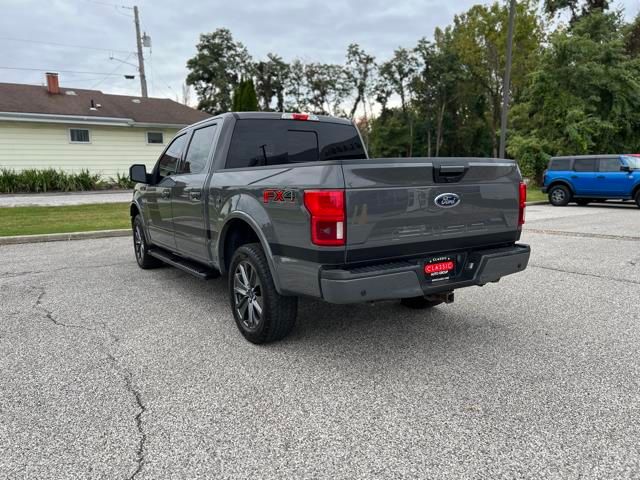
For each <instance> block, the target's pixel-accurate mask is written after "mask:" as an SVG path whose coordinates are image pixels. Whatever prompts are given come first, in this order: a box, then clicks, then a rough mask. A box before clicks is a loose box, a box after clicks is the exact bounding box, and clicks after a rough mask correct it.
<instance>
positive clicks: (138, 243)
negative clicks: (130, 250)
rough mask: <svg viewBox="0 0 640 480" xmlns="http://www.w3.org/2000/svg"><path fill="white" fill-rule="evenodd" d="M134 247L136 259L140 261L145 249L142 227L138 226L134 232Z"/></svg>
mask: <svg viewBox="0 0 640 480" xmlns="http://www.w3.org/2000/svg"><path fill="white" fill-rule="evenodd" d="M133 246H134V249H135V252H136V259H137V260H138V261H140V259H141V258H142V251H143V249H144V243H143V240H142V235H141V233H140V227H139V226H136V228H135V229H134V231H133Z"/></svg>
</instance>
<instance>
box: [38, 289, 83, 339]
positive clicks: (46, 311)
mask: <svg viewBox="0 0 640 480" xmlns="http://www.w3.org/2000/svg"><path fill="white" fill-rule="evenodd" d="M34 288H35V289H36V290H40V294H39V295H38V298H37V299H36V303H35V307H36V308H38V309H39V310H41V311H42V312H44V315H45V317H46V318H47V319H48V320H49V321H51V322H52V323H53V324H54V325H58V326H59V327H66V328H78V329H80V330H86V331H88V332H93V331H94V330H93V329H91V328H87V327H85V326H84V325H74V324H71V323H63V322H61V321H60V320H58V319H57V318H56V317H55V316H54V315H53V312H52V311H51V310H49V309H48V308H47V307H45V306H44V305H43V303H42V298H43V297H44V296H45V295H46V293H47V290H46V289H45V288H44V287H34Z"/></svg>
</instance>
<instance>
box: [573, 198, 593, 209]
mask: <svg viewBox="0 0 640 480" xmlns="http://www.w3.org/2000/svg"><path fill="white" fill-rule="evenodd" d="M591 202H592V200H591V199H590V198H578V199H577V200H576V203H577V204H578V205H580V206H581V207H586V206H587V205H589V204H590V203H591Z"/></svg>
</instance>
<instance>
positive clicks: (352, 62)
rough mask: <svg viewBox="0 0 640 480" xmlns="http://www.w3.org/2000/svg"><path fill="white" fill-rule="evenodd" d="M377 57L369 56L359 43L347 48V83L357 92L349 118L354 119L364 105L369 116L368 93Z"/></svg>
mask: <svg viewBox="0 0 640 480" xmlns="http://www.w3.org/2000/svg"><path fill="white" fill-rule="evenodd" d="M375 66H376V64H375V57H373V56H371V55H368V54H367V53H366V52H365V51H364V50H363V49H361V48H360V46H359V45H358V44H357V43H352V44H351V45H349V47H348V48H347V61H346V74H347V82H349V83H350V84H351V87H352V88H353V90H355V99H354V101H353V105H352V107H351V110H350V112H349V117H350V118H354V117H355V115H356V111H357V110H358V106H359V105H360V104H362V106H363V108H364V113H365V117H366V114H367V111H366V109H367V93H368V91H369V80H370V78H371V75H372V73H373V70H374V69H375Z"/></svg>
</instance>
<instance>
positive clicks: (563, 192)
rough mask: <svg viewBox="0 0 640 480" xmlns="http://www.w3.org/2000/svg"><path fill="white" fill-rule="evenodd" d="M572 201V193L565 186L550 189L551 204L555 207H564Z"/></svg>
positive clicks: (555, 186)
mask: <svg viewBox="0 0 640 480" xmlns="http://www.w3.org/2000/svg"><path fill="white" fill-rule="evenodd" d="M570 201H571V191H569V189H568V188H567V187H566V186H564V185H554V186H553V187H551V188H550V189H549V203H550V204H551V205H553V206H555V207H564V206H565V205H567V204H568V203H569V202H570Z"/></svg>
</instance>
